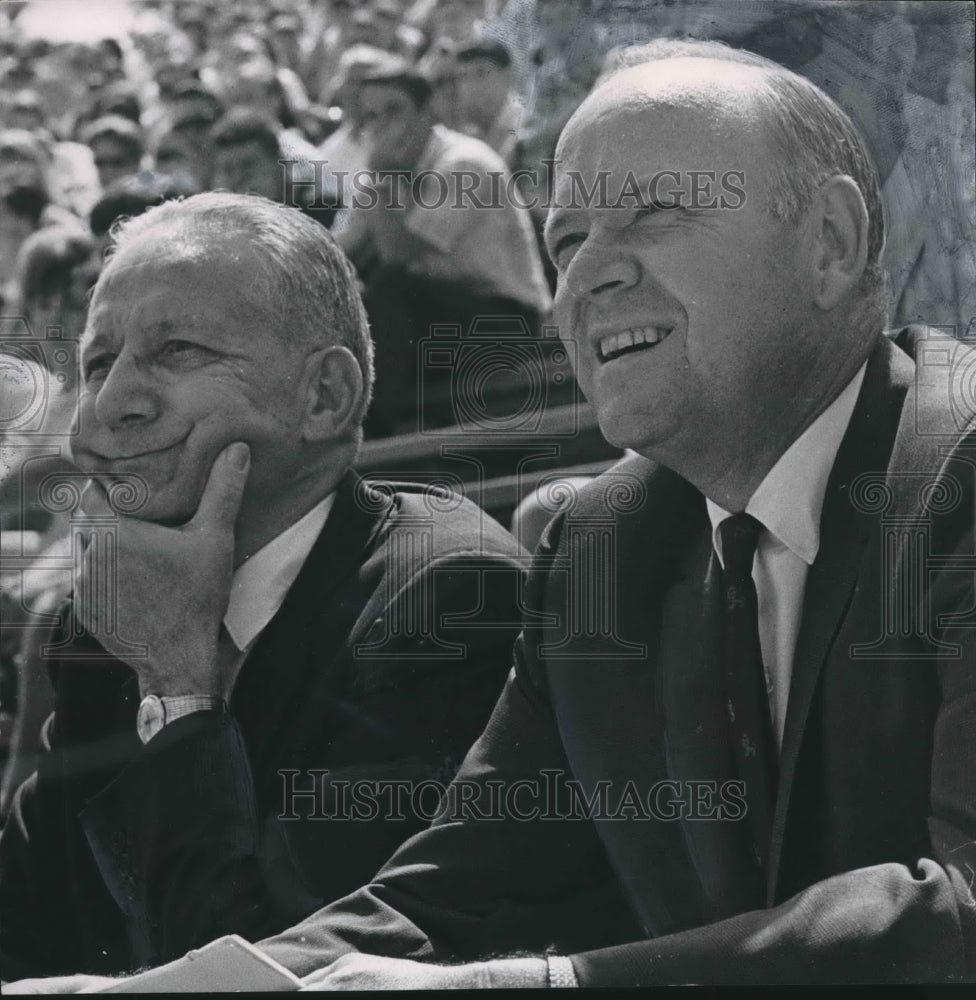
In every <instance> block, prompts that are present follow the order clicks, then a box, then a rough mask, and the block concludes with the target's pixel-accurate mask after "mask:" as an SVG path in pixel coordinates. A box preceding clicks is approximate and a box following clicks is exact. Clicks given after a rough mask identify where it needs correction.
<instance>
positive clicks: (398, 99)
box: [0, 0, 976, 723]
mask: <svg viewBox="0 0 976 1000" xmlns="http://www.w3.org/2000/svg"><path fill="white" fill-rule="evenodd" d="M32 6H34V7H37V6H39V5H36V4H35V5H31V4H15V3H8V4H2V5H0V317H3V318H2V319H0V379H2V380H3V385H4V388H3V397H4V398H3V402H2V404H0V410H2V412H0V438H2V442H0V443H2V445H3V448H4V449H5V450H4V451H3V452H2V454H0V458H2V461H0V481H2V479H3V478H4V476H5V474H6V466H5V465H4V463H7V462H9V461H10V460H11V454H12V452H11V449H12V448H15V446H16V437H17V434H18V433H20V431H21V430H23V429H24V428H25V427H28V424H29V428H28V429H29V430H30V431H31V433H34V434H36V433H37V430H38V426H41V425H39V424H37V421H36V420H35V418H34V416H33V413H34V410H32V409H31V407H32V406H35V403H36V400H33V399H32V400H27V401H26V402H25V400H24V399H23V398H21V397H20V396H18V391H19V389H18V387H19V386H22V385H24V384H26V381H25V379H24V378H23V377H22V373H23V367H24V365H29V364H33V363H34V362H35V361H36V363H38V364H40V365H43V366H47V367H48V368H50V369H51V371H52V372H54V373H56V375H57V379H56V381H52V382H51V383H50V386H49V388H50V395H49V396H47V397H45V399H44V400H43V401H42V402H43V404H44V405H43V413H42V414H40V416H38V417H37V420H40V421H42V422H43V426H42V429H43V430H44V431H45V432H46V433H48V434H50V435H52V439H53V437H56V435H57V434H59V433H61V434H63V433H66V431H67V428H68V425H69V423H70V420H71V413H70V406H69V405H68V403H65V405H63V406H59V405H58V404H57V400H58V399H64V400H68V401H70V399H71V397H72V392H73V389H74V385H75V382H76V379H77V373H76V372H75V370H74V364H73V356H72V355H71V348H70V345H71V344H72V343H73V342H74V341H75V340H77V338H78V336H79V335H80V333H81V330H82V328H83V325H84V320H85V308H86V295H87V293H88V291H89V289H90V288H91V287H92V285H93V284H94V281H95V278H96V277H97V274H98V271H99V267H100V263H101V259H102V254H103V250H104V247H105V245H106V242H107V240H106V237H107V234H108V232H109V231H110V229H111V227H112V225H113V224H114V223H115V222H116V221H117V220H118V219H119V218H122V217H125V216H131V215H135V214H138V213H140V212H142V211H145V210H146V209H148V208H149V207H151V206H153V205H156V204H158V203H160V202H162V201H164V200H166V199H169V198H174V197H180V196H184V195H189V194H192V193H194V192H198V191H204V190H215V189H224V190H229V191H233V192H237V193H253V194H261V195H264V196H265V197H268V198H271V199H273V200H275V201H278V202H283V203H286V204H290V205H294V206H295V207H296V210H302V211H305V212H307V213H308V214H310V215H312V216H313V217H315V218H316V219H317V220H318V221H319V222H321V223H322V224H323V225H324V226H327V227H330V228H331V229H332V230H333V232H334V233H335V235H336V237H337V239H338V240H339V242H340V245H342V246H343V247H344V248H345V249H346V250H347V252H349V254H350V256H351V257H352V259H353V261H354V263H355V264H356V265H357V268H358V270H359V273H360V277H361V280H362V285H363V290H364V293H365V294H364V297H365V301H366V304H367V309H368V312H369V317H370V321H371V326H372V328H373V333H374V338H375V341H376V345H377V389H376V398H375V404H374V412H373V414H372V415H371V418H370V421H369V422H368V423H367V434H368V435H372V436H374V437H377V436H389V435H394V434H398V433H405V432H408V431H410V430H413V429H415V427H416V420H417V413H416V407H415V406H412V404H414V403H415V402H416V393H415V387H416V384H417V381H418V378H419V373H418V371H417V368H416V365H417V358H418V353H417V349H418V343H419V340H420V339H421V338H422V337H423V336H424V335H425V333H426V332H427V330H428V329H429V327H430V326H431V324H434V323H447V324H451V323H454V324H456V325H457V326H458V327H459V328H461V329H462V330H466V329H467V328H468V325H469V324H470V323H471V322H473V321H474V320H475V319H476V318H477V317H478V316H479V315H484V314H486V313H488V314H491V315H500V314H504V315H506V316H508V317H510V318H512V319H513V321H517V322H518V324H520V326H519V329H520V330H521V331H522V332H523V333H524V335H526V336H535V335H537V333H538V331H539V329H540V327H541V325H542V324H543V323H544V322H545V320H546V317H547V311H548V309H549V306H550V302H551V299H550V293H551V290H552V283H553V272H552V270H551V269H550V267H549V264H548V262H547V261H546V260H545V256H544V254H543V253H542V251H541V249H540V247H541V242H540V234H541V227H542V223H543V221H544V217H545V197H544V195H545V181H546V167H545V164H546V161H547V158H549V157H551V155H552V153H553V150H554V148H555V143H556V139H557V137H558V134H559V131H560V129H561V128H562V126H563V124H564V123H565V122H566V120H567V119H568V118H569V116H570V114H571V113H572V112H573V110H574V109H575V108H576V106H577V105H578V104H579V102H580V101H581V100H582V98H583V97H584V96H585V95H586V93H587V92H588V91H589V89H590V88H591V87H592V85H593V83H594V81H595V80H596V79H597V78H598V77H599V75H600V74H601V72H603V71H604V70H605V69H606V68H607V67H612V66H613V65H616V64H617V63H616V60H619V59H620V58H621V56H620V52H621V49H622V47H624V46H630V45H634V44H639V43H641V42H644V41H647V40H650V39H652V38H654V37H658V36H671V37H676V36H689V37H696V38H712V39H719V40H722V41H726V42H728V43H729V44H732V45H741V46H743V47H746V48H749V49H751V50H753V51H756V52H758V53H760V54H762V55H766V56H769V57H770V58H773V59H775V60H776V61H778V62H780V63H782V64H784V65H785V66H787V67H789V68H790V69H793V70H795V71H797V72H799V73H801V74H804V75H807V76H808V77H809V78H810V79H811V80H813V81H814V82H815V83H816V84H817V85H818V86H820V87H822V88H823V89H824V90H825V91H826V92H827V93H829V94H830V95H831V96H832V97H834V98H835V99H836V100H837V101H838V102H839V103H840V104H841V105H842V106H843V107H844V108H845V109H846V110H847V111H848V112H849V113H850V114H851V116H852V118H853V119H854V121H855V123H856V124H857V125H858V127H859V128H860V129H861V131H862V132H863V133H864V134H865V135H866V137H867V140H868V143H869V145H870V147H871V149H872V152H873V155H874V157H875V160H876V162H877V165H878V168H879V174H880V177H881V180H882V184H883V195H884V199H885V208H886V213H887V217H888V243H887V249H886V255H885V267H886V271H887V278H888V293H889V307H890V314H891V315H890V320H891V325H892V326H893V327H894V326H898V325H903V324H904V323H908V322H912V321H915V320H920V319H922V318H923V317H924V318H925V319H926V320H927V321H928V322H930V323H935V324H942V325H944V326H952V327H953V328H954V329H955V332H956V334H957V335H960V336H961V335H964V333H965V331H966V328H967V326H968V325H969V322H970V317H972V316H974V315H976V263H974V253H973V240H972V233H973V231H974V224H976V196H974V180H973V177H974V164H973V146H974V122H973V61H972V59H973V41H972V30H973V22H972V11H971V8H969V6H968V5H965V4H952V3H949V4H942V3H885V4H871V3H863V4H850V5H848V4H827V3H816V2H810V3H795V2H794V3H790V2H786V0H783V2H775V0H773V2H763V3H759V2H753V0H740V2H738V3H736V4H728V3H719V2H716V0H687V2H677V0H659V2H625V0H507V2H504V0H358V2H357V0H236V2H234V3H221V2H217V0H143V2H140V3H138V4H133V5H131V13H132V18H131V23H130V24H129V25H127V26H126V27H125V29H124V30H120V31H116V30H114V28H113V25H112V24H111V23H109V22H108V21H106V22H105V24H104V29H105V37H104V38H101V39H99V40H98V41H95V42H90V41H89V42H81V41H57V40H55V38H54V37H50V38H48V37H45V36H44V33H43V32H40V33H39V32H37V31H27V30H25V29H24V22H25V21H26V20H27V18H26V17H25V16H24V15H25V14H26V12H27V11H29V10H30V8H31V7H32ZM89 7H90V12H91V17H92V18H93V19H97V18H99V16H100V14H99V5H98V4H94V3H93V4H91V5H89ZM35 20H36V18H35ZM377 170H387V171H390V170H392V171H396V170H401V171H412V172H415V173H416V172H418V171H424V170H433V171H440V172H442V173H443V174H446V175H449V176H451V177H453V178H454V179H455V181H456V179H457V177H459V176H471V175H472V174H473V175H475V178H476V180H475V183H474V186H473V187H471V188H469V189H468V190H469V191H474V192H480V193H481V194H484V193H485V192H484V190H483V185H484V184H486V183H487V179H488V178H490V177H491V175H492V174H493V173H494V174H502V175H507V176H508V177H511V176H515V175H518V176H519V177H520V178H521V179H522V180H524V183H521V184H520V185H519V188H518V189H519V191H520V192H521V193H522V195H523V197H524V204H517V203H516V202H515V201H514V200H513V199H512V198H508V199H507V200H506V201H505V203H504V204H503V205H502V206H501V207H502V208H503V211H502V212H500V213H499V212H494V213H493V212H492V211H485V212H480V213H479V212H478V211H476V210H475V211H472V210H471V209H470V205H468V206H467V207H466V208H465V209H463V210H453V209H451V208H450V202H452V201H453V200H454V199H453V198H451V199H448V202H449V204H448V207H447V210H440V211H434V210H429V209H424V210H423V211H418V210H416V209H417V206H416V205H412V206H411V204H410V200H411V199H413V200H414V201H416V200H417V199H418V197H422V196H421V195H418V193H417V191H416V190H413V189H412V186H411V185H409V184H408V185H407V188H408V190H406V191H404V192H403V195H404V198H405V199H406V209H407V210H404V208H403V207H402V206H401V207H400V208H396V207H391V205H390V203H389V202H388V201H386V200H383V198H380V199H379V200H378V202H377V204H376V205H374V206H373V207H372V208H370V209H369V210H368V211H365V212H362V213H360V212H359V209H358V207H355V206H353V205H351V202H350V197H351V194H352V192H353V187H352V186H351V185H350V183H349V179H350V178H353V177H359V176H367V175H369V174H370V172H374V173H375V171H377ZM503 189H505V187H504V186H503ZM533 193H534V194H535V195H540V194H541V195H542V196H541V197H536V198H535V199H534V200H533V197H532V195H533ZM388 194H389V192H388ZM411 209H414V210H412V211H411ZM23 344H32V345H34V347H33V348H32V350H33V351H34V354H31V353H30V352H29V351H27V352H26V353H25V352H24V351H23V350H20V347H19V346H18V345H23ZM52 344H53V345H56V347H57V349H55V347H52ZM11 345H13V347H12V346H11ZM60 345H64V346H63V347H62V346H60ZM65 352H67V353H65ZM35 355H36V356H35ZM66 358H67V359H68V360H65V359H66ZM58 359H60V360H58ZM441 388H443V387H441ZM431 398H432V399H433V403H431V405H433V406H437V407H438V408H439V409H438V410H437V413H436V414H435V415H434V419H435V421H437V420H439V421H440V422H441V423H449V422H451V414H452V411H451V408H450V405H449V401H447V402H445V400H444V399H443V398H439V397H438V396H437V393H434V395H433V396H432V397H431ZM35 408H36V407H35ZM25 414H27V416H25ZM427 416H429V415H427ZM27 417H30V420H34V421H35V422H34V423H30V421H29V420H28V419H27ZM35 513H36V514H37V516H38V518H39V520H38V524H39V525H40V528H41V530H42V534H44V533H47V534H46V535H45V537H49V538H50V537H57V536H58V535H60V534H62V533H63V532H60V531H57V530H53V529H52V527H51V515H50V513H49V512H35ZM29 514H30V512H27V514H26V515H25V512H24V511H23V510H18V511H17V512H15V514H12V513H11V512H10V511H0V519H3V518H5V519H6V523H4V524H2V527H3V528H4V529H7V530H10V529H18V530H19V529H22V528H24V527H31V526H32V525H31V524H25V523H24V519H25V517H28V520H29V516H28V515H29ZM11 517H16V518H17V519H19V521H18V523H13V522H12V521H11ZM55 527H57V526H55ZM23 585H24V586H25V587H27V588H28V589H29V588H30V587H32V586H36V587H37V588H38V592H41V591H43V590H44V587H45V585H46V583H45V579H44V577H43V574H40V575H39V576H38V579H37V580H35V581H33V582H31V581H27V582H26V583H23ZM28 603H29V601H28ZM10 634H11V633H10V632H9V631H8V636H9V635H10ZM0 703H3V704H5V705H10V704H11V703H12V699H11V698H10V697H9V696H4V695H2V694H0ZM2 721H3V720H0V723H2ZM8 721H9V720H8Z"/></svg>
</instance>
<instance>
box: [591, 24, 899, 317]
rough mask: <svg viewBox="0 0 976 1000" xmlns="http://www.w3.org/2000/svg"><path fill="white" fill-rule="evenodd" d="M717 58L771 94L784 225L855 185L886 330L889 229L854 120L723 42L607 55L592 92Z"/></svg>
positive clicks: (869, 312)
mask: <svg viewBox="0 0 976 1000" xmlns="http://www.w3.org/2000/svg"><path fill="white" fill-rule="evenodd" d="M680 58H691V59H717V60H722V61H725V62H732V63H738V64H740V65H745V66H755V67H757V68H759V69H761V70H763V71H764V72H763V77H762V78H763V82H764V84H765V87H764V88H763V89H762V90H760V92H759V93H758V94H757V97H756V101H757V104H758V106H759V107H760V108H762V109H763V110H765V111H768V112H769V113H768V114H767V115H765V116H764V125H765V128H766V129H767V131H768V134H769V136H770V137H771V139H772V141H773V143H774V144H775V147H776V152H777V156H776V165H775V167H774V169H773V178H772V190H771V198H770V205H769V208H770V210H771V211H772V213H773V215H774V216H775V217H776V218H777V219H780V220H781V221H784V222H797V221H799V219H800V217H801V216H802V214H803V213H804V212H805V211H806V210H807V209H808V208H809V207H810V204H811V202H812V200H813V196H814V194H815V193H816V191H817V189H818V188H819V187H820V185H821V184H823V182H824V181H825V180H827V179H828V178H830V177H834V176H836V175H838V174H844V175H846V176H848V177H850V178H851V180H853V181H854V183H855V184H856V185H857V188H858V190H859V191H860V192H861V197H862V198H863V199H864V205H865V207H866V209H867V214H868V246H867V266H866V268H865V271H864V275H863V276H862V279H861V287H862V288H863V290H864V292H865V293H866V298H867V301H866V302H865V303H864V307H865V308H864V312H865V321H866V322H871V323H877V324H878V325H880V326H884V325H885V323H886V315H887V308H886V305H885V282H884V275H883V272H882V268H881V253H882V250H883V249H884V239H885V224H884V210H883V207H882V201H881V188H880V184H879V182H878V174H877V171H876V170H875V167H874V163H873V162H872V160H871V156H870V154H869V153H868V150H867V146H866V145H865V144H864V140H863V139H862V138H861V136H860V135H859V134H858V131H857V129H856V128H855V127H854V125H853V123H852V122H851V120H850V118H849V117H848V116H847V114H845V112H844V111H843V110H842V109H841V108H840V107H839V106H838V105H837V104H836V103H835V102H834V101H833V100H831V98H829V97H828V96H827V95H826V94H825V93H824V92H823V91H822V90H820V88H819V87H817V86H816V85H815V84H813V83H811V82H810V81H809V80H807V79H806V78H805V77H802V76H800V75H799V74H797V73H794V72H792V71H791V70H788V69H786V68H785V67H784V66H781V65H780V64H779V63H776V62H773V61H772V60H771V59H767V58H765V56H759V55H756V54H755V53H753V52H747V51H746V50H745V49H734V48H731V47H730V46H728V45H726V44H725V43H724V42H715V41H696V40H692V39H670V38H658V39H655V40H654V41H651V42H647V43H645V44H643V45H634V46H628V47H624V48H617V49H614V50H612V51H611V52H610V53H608V56H607V60H606V61H605V63H604V68H603V72H602V73H601V75H600V77H599V78H598V80H597V82H596V85H595V87H594V89H595V88H596V87H598V86H600V85H601V84H602V83H604V82H605V81H606V80H608V79H610V77H612V76H615V75H616V74H617V73H619V72H621V71H623V70H626V69H630V68H632V67H634V66H641V65H644V64H646V63H650V62H656V61H658V60H662V59H680Z"/></svg>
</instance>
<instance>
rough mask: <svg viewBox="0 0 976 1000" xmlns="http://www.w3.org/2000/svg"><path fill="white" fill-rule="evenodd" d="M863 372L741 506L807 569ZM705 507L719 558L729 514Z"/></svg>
mask: <svg viewBox="0 0 976 1000" xmlns="http://www.w3.org/2000/svg"><path fill="white" fill-rule="evenodd" d="M866 368H867V362H866V361H865V362H864V364H863V365H861V367H860V368H859V369H858V371H857V374H856V375H855V376H854V377H853V378H852V379H851V381H850V382H848V383H847V386H846V387H845V388H844V390H843V391H842V392H841V394H840V395H839V396H838V397H837V398H836V399H835V400H834V401H833V402H832V403H831V404H830V406H828V407H827V409H826V410H824V411H823V413H821V414H820V416H819V417H817V419H816V420H814V422H813V423H812V424H810V426H809V427H808V428H807V429H806V430H805V431H804V432H803V433H802V434H801V435H800V436H799V437H798V438H797V439H796V440H795V441H794V442H793V444H791V445H790V447H789V448H787V449H786V451H785V452H783V454H782V455H781V456H780V458H779V461H778V462H777V463H776V464H775V465H774V466H773V467H772V468H771V469H770V470H769V472H768V473H767V474H766V478H765V479H763V481H762V482H761V483H760V484H759V486H758V488H757V489H756V492H755V493H753V495H752V497H751V498H750V500H749V502H748V503H747V504H746V513H747V514H751V515H752V516H753V517H754V518H756V520H758V521H760V522H761V523H762V525H763V527H765V528H766V529H767V530H768V531H769V532H771V534H773V535H774V536H775V537H776V538H777V539H778V540H779V541H780V542H781V543H782V544H784V545H785V546H786V547H787V548H788V549H789V550H790V551H791V552H792V553H793V554H794V555H796V556H798V557H799V558H800V559H802V560H803V561H804V562H805V563H806V564H807V565H808V566H812V565H813V561H814V559H816V558H817V552H818V551H819V550H820V515H821V514H822V513H823V502H824V495H825V493H826V492H827V480H828V479H829V478H830V470H831V469H832V468H833V466H834V460H835V459H836V458H837V452H838V450H839V448H840V443H841V441H842V440H843V438H844V434H845V432H846V431H847V425H848V424H849V423H850V421H851V414H852V413H853V412H854V405H855V403H856V402H857V396H858V393H859V392H860V391H861V384H862V383H863V381H864V371H865V369H866ZM706 506H707V508H708V518H709V520H710V521H711V523H712V543H713V545H714V546H715V551H716V552H717V553H718V555H719V558H721V555H722V547H721V536H720V535H719V531H718V528H719V525H720V524H721V523H722V521H724V520H725V519H726V518H727V517H731V516H732V515H731V514H730V513H729V512H728V511H727V510H724V509H723V508H722V507H719V505H718V504H716V503H713V502H712V501H711V500H706Z"/></svg>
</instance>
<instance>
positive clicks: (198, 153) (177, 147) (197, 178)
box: [153, 128, 213, 191]
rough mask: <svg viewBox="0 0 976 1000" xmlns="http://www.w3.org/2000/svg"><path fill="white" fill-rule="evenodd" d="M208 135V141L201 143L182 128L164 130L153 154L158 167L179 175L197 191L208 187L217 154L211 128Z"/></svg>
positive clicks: (179, 178) (172, 174)
mask: <svg viewBox="0 0 976 1000" xmlns="http://www.w3.org/2000/svg"><path fill="white" fill-rule="evenodd" d="M206 135H207V144H206V145H204V146H201V144H200V143H199V142H195V141H194V139H193V137H192V136H191V135H188V134H186V133H185V132H183V131H181V130H180V129H177V128H173V129H170V130H169V131H168V132H164V133H163V134H162V135H161V136H160V138H159V141H158V143H157V144H156V151H155V153H154V155H153V167H154V169H155V170H156V171H157V172H159V173H161V174H169V175H171V176H172V177H174V178H177V179H178V180H180V181H182V182H183V183H185V184H187V185H189V186H192V187H194V188H195V189H196V190H197V191H206V190H208V189H209V188H210V186H211V182H212V178H213V153H212V149H211V146H210V141H209V137H210V133H209V131H208V132H207V133H206Z"/></svg>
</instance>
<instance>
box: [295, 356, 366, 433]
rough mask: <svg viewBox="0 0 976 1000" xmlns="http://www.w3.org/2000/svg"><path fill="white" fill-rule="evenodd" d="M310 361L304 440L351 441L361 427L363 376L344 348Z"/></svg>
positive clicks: (356, 363)
mask: <svg viewBox="0 0 976 1000" xmlns="http://www.w3.org/2000/svg"><path fill="white" fill-rule="evenodd" d="M309 360H310V364H311V365H312V366H313V367H312V370H311V372H310V373H309V385H308V403H307V406H306V412H305V440H306V441H328V440H339V439H343V438H347V437H352V436H353V435H354V433H355V432H356V431H357V430H358V428H359V426H360V425H361V423H362V417H363V413H362V409H363V373H362V371H361V370H360V367H359V362H358V361H356V358H355V355H354V354H353V353H352V351H350V350H349V348H348V347H340V346H338V345H335V346H332V347H326V348H323V349H322V350H321V351H316V352H315V353H314V354H313V355H312V356H311V358H310V359H309Z"/></svg>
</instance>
